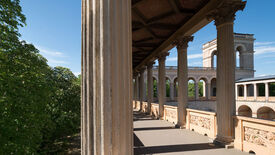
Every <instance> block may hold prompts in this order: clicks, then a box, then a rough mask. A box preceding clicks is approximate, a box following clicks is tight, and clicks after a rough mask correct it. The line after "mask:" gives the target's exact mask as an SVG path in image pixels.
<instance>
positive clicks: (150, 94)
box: [147, 62, 154, 114]
mask: <svg viewBox="0 0 275 155" xmlns="http://www.w3.org/2000/svg"><path fill="white" fill-rule="evenodd" d="M153 64H154V62H153V63H148V64H147V84H148V85H147V88H148V100H147V104H148V107H147V112H148V113H149V114H151V103H152V102H153V97H154V96H153V91H154V90H153V71H152V68H153Z"/></svg>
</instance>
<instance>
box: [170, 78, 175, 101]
mask: <svg viewBox="0 0 275 155" xmlns="http://www.w3.org/2000/svg"><path fill="white" fill-rule="evenodd" d="M170 99H171V100H172V101H173V100H174V83H173V82H172V81H170Z"/></svg>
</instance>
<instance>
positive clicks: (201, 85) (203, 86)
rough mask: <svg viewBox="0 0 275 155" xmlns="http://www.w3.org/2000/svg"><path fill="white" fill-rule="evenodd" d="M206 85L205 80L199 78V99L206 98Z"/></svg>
mask: <svg viewBox="0 0 275 155" xmlns="http://www.w3.org/2000/svg"><path fill="white" fill-rule="evenodd" d="M206 83H207V80H206V78H201V79H200V80H199V97H201V98H205V97H206V91H207V89H206Z"/></svg>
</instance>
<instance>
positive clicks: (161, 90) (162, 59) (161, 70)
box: [158, 52, 169, 119]
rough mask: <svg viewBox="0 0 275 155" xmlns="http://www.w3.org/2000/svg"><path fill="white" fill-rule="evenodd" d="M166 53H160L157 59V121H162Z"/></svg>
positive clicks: (164, 96)
mask: <svg viewBox="0 0 275 155" xmlns="http://www.w3.org/2000/svg"><path fill="white" fill-rule="evenodd" d="M168 55H169V53H168V52H164V53H162V54H161V55H160V56H159V57H158V61H159V71H158V72H159V73H158V76H159V83H158V100H159V119H163V117H164V104H165V98H166V84H165V81H166V80H165V60H166V56H168Z"/></svg>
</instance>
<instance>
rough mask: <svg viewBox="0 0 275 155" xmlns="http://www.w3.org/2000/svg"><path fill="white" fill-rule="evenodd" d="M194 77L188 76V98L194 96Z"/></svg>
mask: <svg viewBox="0 0 275 155" xmlns="http://www.w3.org/2000/svg"><path fill="white" fill-rule="evenodd" d="M195 93H196V91H195V79H193V78H190V79H189V80H188V97H189V98H195Z"/></svg>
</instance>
